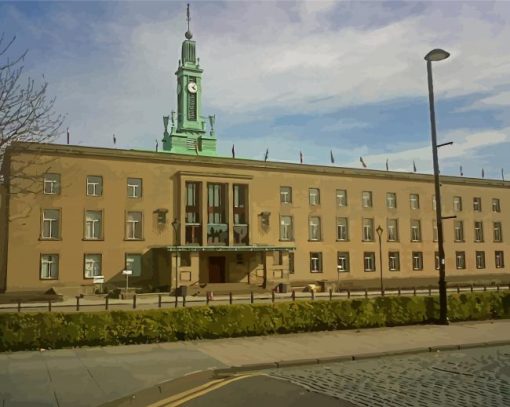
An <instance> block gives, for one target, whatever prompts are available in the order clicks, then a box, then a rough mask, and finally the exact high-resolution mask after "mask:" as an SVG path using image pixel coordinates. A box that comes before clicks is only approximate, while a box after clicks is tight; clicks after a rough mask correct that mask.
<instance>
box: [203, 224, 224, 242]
mask: <svg viewBox="0 0 510 407" xmlns="http://www.w3.org/2000/svg"><path fill="white" fill-rule="evenodd" d="M207 244H210V245H218V246H227V245H228V223H208V224H207Z"/></svg>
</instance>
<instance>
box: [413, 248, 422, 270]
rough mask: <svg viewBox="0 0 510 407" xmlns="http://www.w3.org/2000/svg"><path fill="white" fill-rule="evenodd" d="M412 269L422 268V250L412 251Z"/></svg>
mask: <svg viewBox="0 0 510 407" xmlns="http://www.w3.org/2000/svg"><path fill="white" fill-rule="evenodd" d="M413 270H423V253H422V252H413Z"/></svg>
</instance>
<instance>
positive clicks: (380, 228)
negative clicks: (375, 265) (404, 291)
mask: <svg viewBox="0 0 510 407" xmlns="http://www.w3.org/2000/svg"><path fill="white" fill-rule="evenodd" d="M375 231H376V232H377V236H379V268H380V270H381V295H382V296H384V286H383V278H382V272H383V269H382V239H381V236H382V233H383V228H382V227H381V225H379V226H377V229H376V230H375Z"/></svg>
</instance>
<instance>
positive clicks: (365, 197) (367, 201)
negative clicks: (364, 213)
mask: <svg viewBox="0 0 510 407" xmlns="http://www.w3.org/2000/svg"><path fill="white" fill-rule="evenodd" d="M361 205H362V206H363V208H371V207H372V192H371V191H363V192H362V193H361Z"/></svg>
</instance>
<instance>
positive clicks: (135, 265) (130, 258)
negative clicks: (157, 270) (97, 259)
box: [126, 253, 189, 277]
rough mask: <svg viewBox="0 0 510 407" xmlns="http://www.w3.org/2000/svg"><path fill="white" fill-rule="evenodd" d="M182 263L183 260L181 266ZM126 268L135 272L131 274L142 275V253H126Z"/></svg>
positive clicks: (134, 275)
mask: <svg viewBox="0 0 510 407" xmlns="http://www.w3.org/2000/svg"><path fill="white" fill-rule="evenodd" d="M188 254H189V253H188ZM181 256H182V254H181ZM182 265H183V264H182V262H181V266H182ZM126 270H131V272H132V273H133V274H131V275H132V276H133V277H140V276H141V275H142V255H141V254H126Z"/></svg>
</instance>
